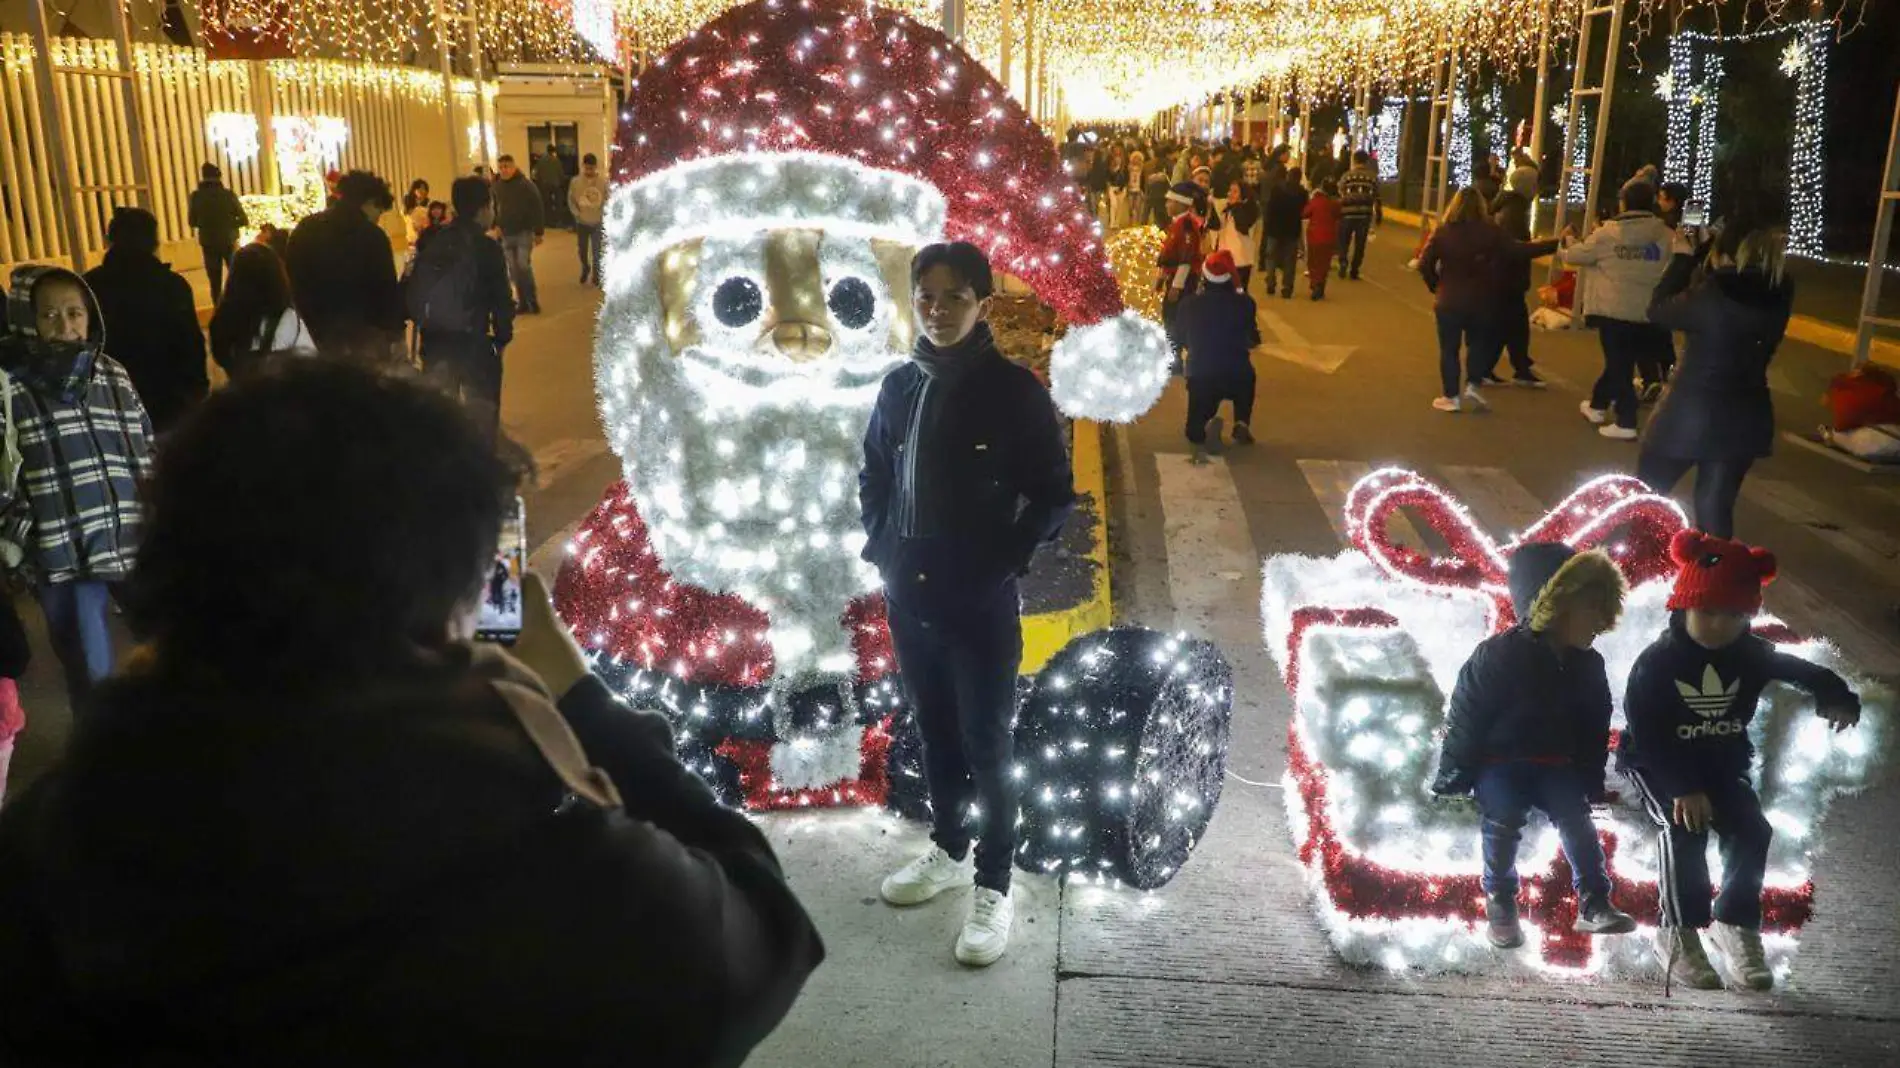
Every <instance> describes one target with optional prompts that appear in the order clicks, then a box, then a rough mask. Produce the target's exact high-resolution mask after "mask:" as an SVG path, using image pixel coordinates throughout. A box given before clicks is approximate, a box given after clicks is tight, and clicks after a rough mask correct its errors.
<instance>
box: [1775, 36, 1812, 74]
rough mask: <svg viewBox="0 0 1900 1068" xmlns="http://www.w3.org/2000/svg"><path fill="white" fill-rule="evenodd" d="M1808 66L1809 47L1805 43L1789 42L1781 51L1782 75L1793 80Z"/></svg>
mask: <svg viewBox="0 0 1900 1068" xmlns="http://www.w3.org/2000/svg"><path fill="white" fill-rule="evenodd" d="M1807 65H1808V46H1807V43H1806V42H1804V41H1789V42H1788V47H1786V48H1784V49H1782V50H1781V73H1783V74H1786V75H1787V76H1788V77H1790V78H1792V77H1795V76H1796V75H1798V74H1800V73H1801V71H1802V69H1803V68H1805V67H1806V66H1807Z"/></svg>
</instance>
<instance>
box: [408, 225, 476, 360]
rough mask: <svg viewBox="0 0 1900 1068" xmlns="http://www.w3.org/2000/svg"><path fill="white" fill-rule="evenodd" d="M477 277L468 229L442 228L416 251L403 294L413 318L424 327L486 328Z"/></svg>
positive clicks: (465, 330)
mask: <svg viewBox="0 0 1900 1068" xmlns="http://www.w3.org/2000/svg"><path fill="white" fill-rule="evenodd" d="M478 281H479V279H478V278H477V269H476V265H475V249H474V248H472V247H470V245H469V235H468V233H467V232H466V231H465V230H464V229H463V228H462V227H452V228H448V229H445V230H443V231H442V232H441V233H439V234H437V235H435V237H434V238H433V239H431V240H430V241H429V243H428V244H426V245H424V246H422V248H421V250H420V251H418V252H417V253H416V260H415V263H414V264H413V265H412V267H411V270H410V274H409V279H408V283H407V285H406V286H405V289H404V294H403V299H404V303H405V304H407V305H408V310H409V318H410V320H411V321H413V322H414V323H415V324H416V325H417V326H418V327H420V328H422V329H423V330H443V331H448V332H450V333H457V334H468V333H483V332H485V331H486V327H487V319H488V313H487V310H486V309H484V308H480V307H477V296H476V294H477V290H478V288H479V286H478Z"/></svg>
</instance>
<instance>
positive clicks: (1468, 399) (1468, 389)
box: [1465, 382, 1491, 412]
mask: <svg viewBox="0 0 1900 1068" xmlns="http://www.w3.org/2000/svg"><path fill="white" fill-rule="evenodd" d="M1465 403H1466V404H1468V405H1470V406H1471V410H1472V411H1474V412H1488V411H1490V410H1491V402H1490V401H1488V400H1485V399H1484V394H1482V393H1480V392H1478V386H1477V383H1475V382H1474V383H1471V384H1469V385H1466V386H1465Z"/></svg>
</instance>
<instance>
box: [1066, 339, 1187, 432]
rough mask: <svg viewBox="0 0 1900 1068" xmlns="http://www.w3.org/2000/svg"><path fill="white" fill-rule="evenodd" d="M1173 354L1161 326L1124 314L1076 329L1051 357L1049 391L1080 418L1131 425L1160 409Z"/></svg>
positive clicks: (1067, 410) (1071, 412) (1068, 412)
mask: <svg viewBox="0 0 1900 1068" xmlns="http://www.w3.org/2000/svg"><path fill="white" fill-rule="evenodd" d="M1172 362H1173V353H1172V351H1171V350H1170V348H1169V346H1168V337H1167V335H1166V334H1164V333H1162V331H1161V327H1159V326H1157V325H1156V324H1155V323H1154V322H1153V321H1152V320H1149V319H1146V318H1143V317H1142V316H1141V315H1139V314H1137V313H1135V312H1131V311H1123V312H1120V313H1117V314H1115V315H1111V316H1109V317H1108V318H1106V319H1103V320H1101V321H1100V322H1094V323H1086V324H1082V325H1078V326H1074V327H1071V328H1070V329H1069V332H1068V335H1067V336H1065V337H1064V338H1063V339H1062V340H1061V341H1059V342H1057V343H1056V347H1055V351H1054V352H1052V353H1050V354H1049V392H1050V394H1051V396H1053V397H1054V398H1055V402H1056V406H1057V407H1059V408H1061V409H1062V410H1063V411H1064V412H1065V413H1067V414H1068V415H1071V416H1074V417H1076V418H1078V419H1096V420H1100V421H1102V422H1108V423H1127V422H1131V421H1133V420H1135V419H1138V418H1140V416H1141V415H1142V413H1143V412H1146V411H1147V410H1148V409H1149V408H1152V407H1154V403H1155V401H1156V400H1159V399H1160V397H1161V391H1162V389H1163V388H1164V387H1166V386H1167V384H1168V367H1169V364H1171V363H1172Z"/></svg>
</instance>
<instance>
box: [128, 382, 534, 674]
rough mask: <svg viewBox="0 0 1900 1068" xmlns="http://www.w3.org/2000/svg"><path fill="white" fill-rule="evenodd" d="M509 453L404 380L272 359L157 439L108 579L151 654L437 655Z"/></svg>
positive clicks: (281, 670) (235, 668) (229, 657)
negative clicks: (135, 515) (141, 517)
mask: <svg viewBox="0 0 1900 1068" xmlns="http://www.w3.org/2000/svg"><path fill="white" fill-rule="evenodd" d="M524 470H525V464H523V463H521V462H519V461H518V460H514V459H511V458H508V457H506V456H505V455H504V454H503V451H501V450H498V449H497V448H496V446H495V445H494V444H492V443H491V442H490V441H489V439H488V437H487V436H486V435H485V434H484V432H483V430H482V429H481V428H480V427H478V426H477V425H476V424H475V423H474V422H473V421H471V420H470V419H469V418H468V417H467V415H465V414H464V413H463V411H462V409H461V407H460V406H459V405H458V404H456V403H455V401H453V400H452V399H450V398H449V397H447V396H445V395H443V394H442V393H441V392H439V391H437V390H435V389H433V388H431V387H429V386H428V385H426V384H424V383H422V382H421V381H419V380H417V379H415V378H413V377H409V376H403V375H398V374H395V373H391V372H386V371H381V372H379V371H376V370H374V369H369V368H364V367H361V366H355V365H347V364H338V363H333V362H329V361H322V360H298V361H289V362H287V363H286V364H285V365H283V366H281V367H278V368H274V369H272V370H269V371H267V372H265V373H262V374H259V375H257V376H256V377H254V378H251V379H248V380H246V381H243V382H240V383H238V384H236V385H234V386H233V387H231V388H229V389H226V390H223V391H221V392H219V393H217V394H215V395H214V396H212V397H211V399H210V400H208V401H207V402H205V403H204V404H203V405H202V406H201V407H200V408H199V409H198V410H197V411H196V412H195V413H193V415H192V417H191V418H190V419H188V420H186V421H185V422H183V423H182V424H180V426H179V427H178V428H177V429H176V430H175V431H174V432H173V433H172V435H171V436H170V437H169V438H168V439H167V440H166V443H165V448H164V449H163V450H162V451H161V452H160V454H159V457H158V464H157V468H156V471H155V473H154V475H153V478H152V481H151V483H150V485H149V486H148V487H147V489H146V495H145V496H146V500H145V504H146V529H145V534H144V539H143V543H142V545H141V546H140V549H139V554H138V563H137V567H136V568H135V570H134V573H133V575H132V578H131V580H130V582H129V584H128V588H127V590H126V594H127V596H126V606H127V610H128V612H129V614H130V616H131V621H132V624H133V627H134V630H135V631H136V632H137V633H138V634H139V635H140V637H141V638H143V639H145V640H146V641H148V642H149V643H150V645H151V649H152V652H153V653H154V654H155V658H154V659H155V661H156V663H157V664H158V665H160V667H161V668H163V669H169V670H172V671H176V672H180V673H183V674H187V675H190V676H191V677H194V678H208V679H215V680H218V681H220V682H222V683H225V684H228V685H232V686H257V685H280V686H284V685H287V686H299V687H304V688H307V687H309V686H313V685H320V686H329V685H348V684H350V683H353V682H361V681H362V680H365V679H368V678H372V677H375V676H379V675H384V674H387V673H390V672H392V671H402V670H405V669H413V668H415V667H417V666H419V665H421V664H426V663H428V662H431V661H432V660H435V659H438V657H439V653H440V652H441V651H442V649H443V647H444V646H445V645H446V644H447V637H446V627H447V624H448V622H449V621H450V620H451V619H452V618H453V617H454V616H455V614H456V613H457V611H458V610H460V609H461V608H462V607H463V606H465V605H467V604H469V603H471V602H472V600H473V598H474V597H475V596H476V591H477V590H478V589H479V588H480V586H481V583H482V581H483V580H484V579H485V578H486V577H487V575H488V573H489V570H490V568H491V567H492V565H493V561H494V555H495V549H496V544H497V542H498V540H499V538H500V532H501V527H502V522H503V518H504V516H505V515H506V514H507V513H508V512H509V511H510V510H511V509H512V508H513V501H514V495H515V492H516V488H517V486H518V484H519V483H520V481H521V477H522V473H523V471H524Z"/></svg>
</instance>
